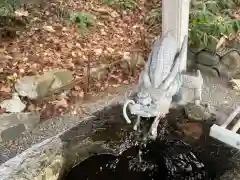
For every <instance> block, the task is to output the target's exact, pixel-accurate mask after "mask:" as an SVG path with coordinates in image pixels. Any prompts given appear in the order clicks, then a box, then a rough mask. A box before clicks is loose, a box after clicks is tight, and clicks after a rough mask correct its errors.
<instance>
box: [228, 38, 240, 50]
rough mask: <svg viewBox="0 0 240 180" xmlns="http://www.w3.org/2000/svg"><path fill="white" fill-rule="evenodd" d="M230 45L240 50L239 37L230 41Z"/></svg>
mask: <svg viewBox="0 0 240 180" xmlns="http://www.w3.org/2000/svg"><path fill="white" fill-rule="evenodd" d="M228 47H230V48H234V49H237V50H240V41H239V40H238V39H234V40H232V41H230V42H229V44H228Z"/></svg>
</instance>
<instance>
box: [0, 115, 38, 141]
mask: <svg viewBox="0 0 240 180" xmlns="http://www.w3.org/2000/svg"><path fill="white" fill-rule="evenodd" d="M39 122H40V115H39V114H33V113H29V112H28V113H11V114H7V113H5V114H1V115H0V142H1V141H7V140H13V139H16V138H18V137H19V136H20V135H21V133H23V132H24V131H25V130H31V129H33V128H34V127H35V126H36V125H37V124H38V123H39Z"/></svg>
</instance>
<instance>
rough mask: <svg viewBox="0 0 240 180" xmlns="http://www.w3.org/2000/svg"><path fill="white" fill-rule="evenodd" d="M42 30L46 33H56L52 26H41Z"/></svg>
mask: <svg viewBox="0 0 240 180" xmlns="http://www.w3.org/2000/svg"><path fill="white" fill-rule="evenodd" d="M43 29H44V30H45V31H48V32H56V31H55V29H54V28H53V27H52V26H43Z"/></svg>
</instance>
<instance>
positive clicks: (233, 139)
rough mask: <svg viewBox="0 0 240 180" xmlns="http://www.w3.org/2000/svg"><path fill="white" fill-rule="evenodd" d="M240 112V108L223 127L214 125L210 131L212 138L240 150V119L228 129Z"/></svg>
mask: <svg viewBox="0 0 240 180" xmlns="http://www.w3.org/2000/svg"><path fill="white" fill-rule="evenodd" d="M239 112H240V106H239V107H237V108H236V109H235V110H234V111H233V112H232V113H231V114H230V116H229V117H228V118H227V119H226V121H225V122H224V123H223V124H222V125H220V126H218V125H216V124H214V125H213V126H212V127H211V129H210V136H211V137H213V138H215V139H217V140H219V141H221V142H223V143H225V144H228V145H230V146H232V147H234V148H237V149H239V150H240V134H238V133H237V131H238V130H239V129H240V119H238V120H237V121H236V123H235V124H234V125H233V126H232V127H231V129H227V127H228V126H229V124H230V123H231V122H232V121H233V120H234V118H235V117H236V116H237V115H238V114H239Z"/></svg>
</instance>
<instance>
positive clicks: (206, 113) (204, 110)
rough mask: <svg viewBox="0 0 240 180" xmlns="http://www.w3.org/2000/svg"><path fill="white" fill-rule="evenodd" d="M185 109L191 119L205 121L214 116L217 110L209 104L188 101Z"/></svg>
mask: <svg viewBox="0 0 240 180" xmlns="http://www.w3.org/2000/svg"><path fill="white" fill-rule="evenodd" d="M184 111H185V113H186V115H187V117H188V119H189V120H194V121H205V120H209V119H210V118H212V117H213V115H214V114H213V113H214V112H215V111H214V109H213V108H212V107H209V105H196V104H194V103H188V104H186V105H185V106H184Z"/></svg>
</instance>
